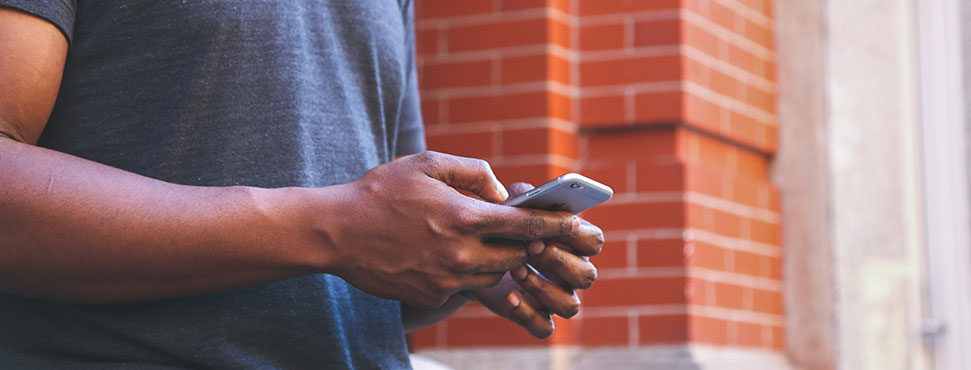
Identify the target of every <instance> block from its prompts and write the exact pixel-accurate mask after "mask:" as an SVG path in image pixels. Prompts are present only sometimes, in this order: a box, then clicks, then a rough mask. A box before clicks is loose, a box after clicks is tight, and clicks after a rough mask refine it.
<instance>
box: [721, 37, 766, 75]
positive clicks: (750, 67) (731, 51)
mask: <svg viewBox="0 0 971 370" xmlns="http://www.w3.org/2000/svg"><path fill="white" fill-rule="evenodd" d="M728 62H729V63H731V64H733V65H735V66H736V67H739V68H741V69H744V70H746V71H748V72H749V73H752V74H754V75H756V76H759V77H762V78H765V79H768V80H770V81H772V80H773V79H772V78H773V77H772V75H773V73H772V71H773V68H774V67H773V66H772V64H771V63H770V62H769V61H767V60H764V59H762V58H759V57H757V56H755V55H754V54H752V53H750V52H748V51H747V50H745V49H742V48H740V47H738V46H736V45H730V46H729V48H728Z"/></svg>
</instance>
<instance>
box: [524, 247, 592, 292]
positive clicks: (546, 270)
mask: <svg viewBox="0 0 971 370" xmlns="http://www.w3.org/2000/svg"><path fill="white" fill-rule="evenodd" d="M527 249H528V251H529V258H528V259H527V261H528V263H529V264H530V265H532V266H533V267H536V269H537V270H539V272H540V273H542V274H543V276H546V277H547V278H549V280H553V281H555V282H557V283H559V284H561V285H565V286H566V287H568V288H571V289H587V288H590V286H591V285H593V282H594V281H595V280H597V268H596V267H595V266H594V265H593V264H592V263H590V260H589V258H586V257H584V256H578V255H576V254H573V253H570V252H569V251H567V250H564V249H563V248H561V247H559V246H557V245H555V244H546V243H544V242H543V241H539V240H535V241H532V242H530V243H529V246H528V247H527Z"/></svg>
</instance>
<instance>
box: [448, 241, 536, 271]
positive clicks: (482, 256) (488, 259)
mask: <svg viewBox="0 0 971 370" xmlns="http://www.w3.org/2000/svg"><path fill="white" fill-rule="evenodd" d="M526 258H527V253H526V247H525V246H524V245H523V243H522V242H515V241H513V242H495V241H492V242H482V243H481V245H480V246H479V248H478V249H477V251H476V252H475V256H474V257H469V258H468V260H467V261H465V264H464V265H460V266H458V267H459V268H458V271H457V272H462V273H483V272H504V271H509V270H512V269H514V268H516V267H518V266H521V265H522V264H523V263H526Z"/></svg>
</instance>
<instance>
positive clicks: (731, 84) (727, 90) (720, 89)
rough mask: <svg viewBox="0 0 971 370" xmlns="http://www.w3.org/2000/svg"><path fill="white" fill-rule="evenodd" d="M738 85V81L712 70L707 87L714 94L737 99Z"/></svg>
mask: <svg viewBox="0 0 971 370" xmlns="http://www.w3.org/2000/svg"><path fill="white" fill-rule="evenodd" d="M740 85H741V83H740V82H738V80H736V79H735V78H734V77H731V76H729V75H727V74H724V73H721V72H719V71H716V70H712V71H711V73H710V79H709V81H708V87H709V88H710V89H711V90H712V91H714V92H715V93H718V94H721V95H724V96H727V97H731V98H736V99H737V98H738V97H739V92H740V90H739V86H740Z"/></svg>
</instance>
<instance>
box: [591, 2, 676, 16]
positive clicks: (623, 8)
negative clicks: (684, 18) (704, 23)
mask: <svg viewBox="0 0 971 370" xmlns="http://www.w3.org/2000/svg"><path fill="white" fill-rule="evenodd" d="M679 7H680V0H649V1H646V0H581V1H580V9H579V12H580V15H599V14H611V13H630V12H637V11H653V10H675V9H678V8H679Z"/></svg>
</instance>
